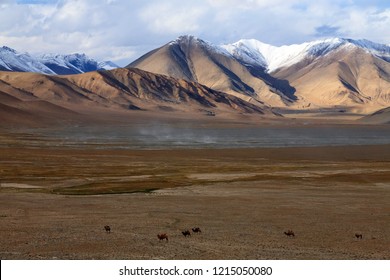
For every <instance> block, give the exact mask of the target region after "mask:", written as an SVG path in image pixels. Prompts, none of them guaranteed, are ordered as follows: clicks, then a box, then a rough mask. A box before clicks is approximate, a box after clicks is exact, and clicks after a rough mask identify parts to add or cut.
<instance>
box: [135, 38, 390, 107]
mask: <svg viewBox="0 0 390 280" xmlns="http://www.w3.org/2000/svg"><path fill="white" fill-rule="evenodd" d="M129 67H136V68H140V69H143V70H147V71H151V72H155V73H159V74H164V75H168V76H173V77H179V78H183V79H187V80H191V81H197V82H199V83H201V84H204V85H207V86H208V87H210V88H213V89H218V90H221V91H224V92H227V93H229V94H233V95H235V96H238V97H240V98H243V99H244V100H247V101H249V102H253V103H257V104H258V103H263V104H264V105H267V106H270V107H279V108H290V109H299V110H302V109H304V110H306V109H310V110H312V109H315V110H317V109H321V108H336V109H337V110H338V109H339V108H342V110H346V111H351V112H359V113H366V112H373V111H375V110H378V109H380V108H383V107H387V106H389V105H390V47H389V46H387V45H383V44H377V43H374V42H370V41H367V40H352V39H340V38H333V39H326V40H319V41H314V42H308V43H303V44H299V45H291V46H281V47H275V46H271V45H268V44H264V43H262V42H260V41H257V40H253V39H252V40H240V41H238V42H236V43H233V44H228V45H222V46H215V45H213V44H211V43H208V42H205V41H203V40H201V39H198V38H195V37H192V36H181V37H179V38H178V39H176V40H174V41H172V42H170V43H168V44H166V45H164V46H162V47H160V48H158V49H156V50H153V51H151V52H149V53H147V54H146V55H144V56H142V57H140V58H139V59H137V60H136V61H134V62H133V63H131V64H130V65H129Z"/></svg>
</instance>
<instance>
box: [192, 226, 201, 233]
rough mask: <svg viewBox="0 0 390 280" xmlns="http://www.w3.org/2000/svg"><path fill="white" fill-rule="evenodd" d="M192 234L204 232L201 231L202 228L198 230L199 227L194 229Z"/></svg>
mask: <svg viewBox="0 0 390 280" xmlns="http://www.w3.org/2000/svg"><path fill="white" fill-rule="evenodd" d="M192 232H195V233H202V231H201V230H200V228H198V227H196V228H193V229H192Z"/></svg>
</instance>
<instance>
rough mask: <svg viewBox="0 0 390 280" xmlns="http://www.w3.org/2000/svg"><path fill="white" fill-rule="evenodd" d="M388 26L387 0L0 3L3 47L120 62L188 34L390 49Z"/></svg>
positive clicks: (210, 38)
mask: <svg viewBox="0 0 390 280" xmlns="http://www.w3.org/2000/svg"><path fill="white" fill-rule="evenodd" d="M389 26H390V1H388V0H387V1H379V0H378V1H375V0H373V1H366V0H346V1H338V0H315V1H312V0H290V1H286V0H198V1H186V0H167V1H162V0H148V1H145V0H59V1H55V0H0V45H6V46H9V47H12V48H15V49H16V50H18V51H24V52H30V53H42V52H54V53H73V52H83V53H86V54H87V55H89V56H91V57H94V58H96V59H99V60H106V59H107V60H113V61H115V62H117V63H119V64H120V65H126V64H128V63H130V62H131V61H132V60H134V59H136V58H137V57H138V56H140V55H142V54H143V53H144V52H146V51H149V50H151V49H153V48H156V47H158V46H161V45H163V44H165V43H167V42H169V41H170V40H173V39H175V38H176V37H178V36H180V35H183V34H192V35H195V36H197V37H200V38H203V39H205V40H208V41H210V42H213V43H215V44H223V43H232V42H235V41H237V40H239V39H242V38H254V39H258V40H260V41H263V42H265V43H269V44H273V45H285V44H294V43H302V42H305V41H311V40H317V39H321V38H328V37H346V38H353V39H362V38H364V39H368V40H372V41H375V42H378V43H385V44H390V32H389V31H388V30H389Z"/></svg>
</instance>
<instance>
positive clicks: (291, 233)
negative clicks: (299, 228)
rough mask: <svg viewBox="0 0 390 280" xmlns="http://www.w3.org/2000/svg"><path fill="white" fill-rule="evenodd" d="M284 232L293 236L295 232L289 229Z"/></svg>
mask: <svg viewBox="0 0 390 280" xmlns="http://www.w3.org/2000/svg"><path fill="white" fill-rule="evenodd" d="M284 234H285V235H287V236H288V237H295V233H294V232H293V231H292V230H291V229H289V230H288V231H285V232H284Z"/></svg>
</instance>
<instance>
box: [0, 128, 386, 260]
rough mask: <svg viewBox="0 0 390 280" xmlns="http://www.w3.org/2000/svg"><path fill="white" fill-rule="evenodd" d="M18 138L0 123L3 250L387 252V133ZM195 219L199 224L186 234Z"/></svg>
mask: <svg viewBox="0 0 390 280" xmlns="http://www.w3.org/2000/svg"><path fill="white" fill-rule="evenodd" d="M12 141H13V140H12V137H11V138H10V137H8V136H7V135H2V143H3V145H1V148H0V154H1V159H0V178H1V182H0V183H1V189H0V220H1V224H2V227H1V228H0V236H1V239H0V258H1V259H390V146H389V145H373V146H340V147H305V148H246V149H240V148H237V149H162V150H130V149H125V150H123V149H115V148H112V147H111V148H110V147H107V148H104V149H97V148H96V147H89V148H88V147H83V148H82V149H79V148H69V147H61V146H44V145H41V146H39V145H38V146H34V147H24V146H18V145H17V144H15V143H18V142H17V141H16V142H15V143H14V144H10V143H12ZM4 143H6V144H4ZM105 225H109V226H110V227H111V233H106V232H105V230H104V226H105ZM192 227H200V228H201V230H202V233H200V234H192V236H191V237H187V238H185V237H184V236H183V235H182V234H181V231H182V230H185V229H191V228H192ZM289 229H291V230H293V231H294V232H295V237H287V236H286V235H285V234H284V231H286V230H289ZM158 233H167V234H168V236H169V241H168V242H166V241H159V240H158V239H157V234H158ZM356 233H359V234H362V235H363V239H357V238H356V237H355V234H356Z"/></svg>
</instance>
